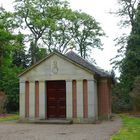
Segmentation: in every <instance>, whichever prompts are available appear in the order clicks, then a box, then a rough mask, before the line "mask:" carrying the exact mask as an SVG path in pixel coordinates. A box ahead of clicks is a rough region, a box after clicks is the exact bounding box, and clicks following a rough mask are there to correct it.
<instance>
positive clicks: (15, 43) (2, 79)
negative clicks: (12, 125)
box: [0, 9, 24, 111]
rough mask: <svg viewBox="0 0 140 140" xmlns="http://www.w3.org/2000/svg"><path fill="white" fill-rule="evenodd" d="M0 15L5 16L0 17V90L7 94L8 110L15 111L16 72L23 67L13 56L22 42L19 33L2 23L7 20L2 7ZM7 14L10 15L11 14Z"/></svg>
mask: <svg viewBox="0 0 140 140" xmlns="http://www.w3.org/2000/svg"><path fill="white" fill-rule="evenodd" d="M0 15H2V16H3V17H5V18H3V19H0V91H4V92H5V94H6V95H7V98H8V104H7V105H8V111H12V110H13V111H16V110H18V102H19V99H18V98H19V97H18V96H19V95H18V93H19V89H18V87H19V86H18V78H17V74H18V73H19V72H20V71H21V70H22V69H23V66H24V65H23V64H24V63H21V61H20V62H18V59H16V57H17V56H18V55H16V57H15V55H14V54H15V52H16V51H17V50H18V49H20V50H22V48H23V44H22V43H21V42H22V41H21V40H22V38H21V34H19V35H15V34H12V33H11V32H10V31H9V30H8V25H7V24H3V23H6V22H8V20H9V16H7V13H6V12H5V11H4V10H3V9H2V10H1V11H0ZM8 15H10V17H11V14H8ZM6 25H7V26H6ZM23 52H24V51H23ZM17 54H18V53H17ZM14 60H16V61H14Z"/></svg>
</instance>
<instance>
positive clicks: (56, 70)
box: [52, 60, 58, 74]
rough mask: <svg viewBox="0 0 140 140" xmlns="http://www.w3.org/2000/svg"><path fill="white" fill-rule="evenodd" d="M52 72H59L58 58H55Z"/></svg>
mask: <svg viewBox="0 0 140 140" xmlns="http://www.w3.org/2000/svg"><path fill="white" fill-rule="evenodd" d="M52 72H53V73H54V74H57V73H58V64H57V61H56V60H54V61H53V62H52Z"/></svg>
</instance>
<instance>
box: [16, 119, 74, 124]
mask: <svg viewBox="0 0 140 140" xmlns="http://www.w3.org/2000/svg"><path fill="white" fill-rule="evenodd" d="M18 122H19V123H34V124H72V123H73V121H72V120H67V119H48V120H28V119H25V120H19V121H18Z"/></svg>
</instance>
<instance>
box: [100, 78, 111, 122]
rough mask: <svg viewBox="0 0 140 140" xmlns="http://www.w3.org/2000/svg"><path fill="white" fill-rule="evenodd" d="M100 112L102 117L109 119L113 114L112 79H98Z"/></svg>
mask: <svg viewBox="0 0 140 140" xmlns="http://www.w3.org/2000/svg"><path fill="white" fill-rule="evenodd" d="M97 87H98V113H99V118H100V119H109V118H110V116H111V80H110V79H108V78H100V79H99V80H98V86H97Z"/></svg>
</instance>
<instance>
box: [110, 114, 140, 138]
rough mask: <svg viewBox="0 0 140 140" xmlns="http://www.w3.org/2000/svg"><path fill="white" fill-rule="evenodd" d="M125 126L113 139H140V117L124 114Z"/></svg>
mask: <svg viewBox="0 0 140 140" xmlns="http://www.w3.org/2000/svg"><path fill="white" fill-rule="evenodd" d="M122 121H123V126H122V128H121V129H120V130H119V132H118V133H117V134H114V135H113V136H112V137H111V140H139V139H140V133H139V132H140V118H132V117H131V118H130V117H128V116H127V115H122Z"/></svg>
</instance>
